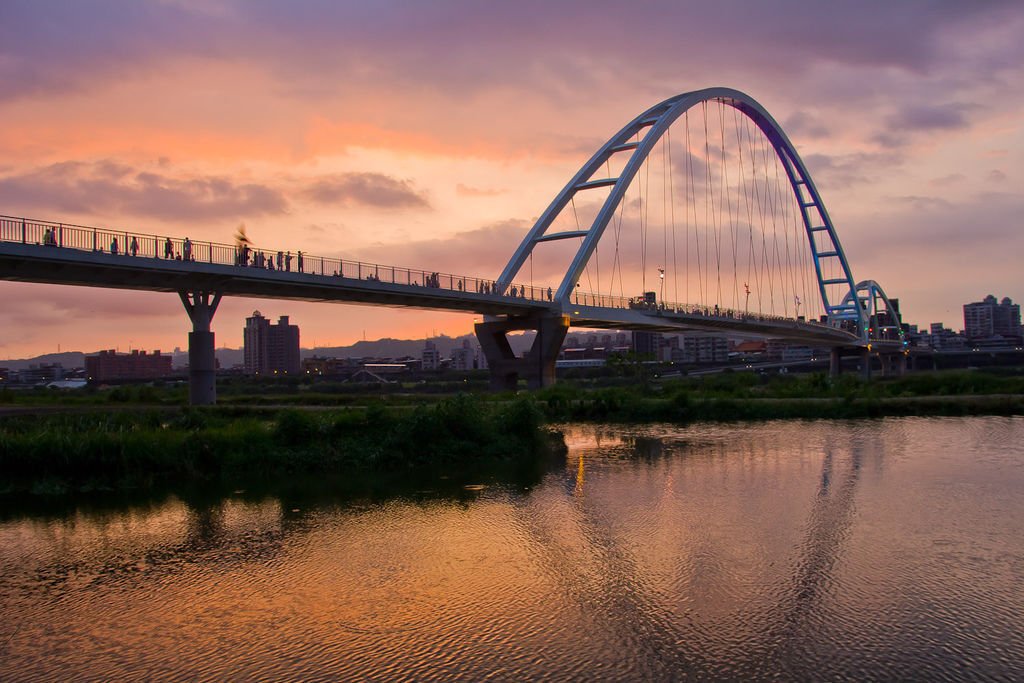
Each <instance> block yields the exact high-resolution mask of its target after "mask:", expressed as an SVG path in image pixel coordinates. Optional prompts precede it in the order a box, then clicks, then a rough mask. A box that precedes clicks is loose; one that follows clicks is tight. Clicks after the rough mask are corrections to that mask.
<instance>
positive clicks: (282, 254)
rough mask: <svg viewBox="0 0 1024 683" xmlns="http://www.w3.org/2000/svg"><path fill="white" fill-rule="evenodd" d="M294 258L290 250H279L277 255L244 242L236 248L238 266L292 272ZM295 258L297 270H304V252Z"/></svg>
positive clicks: (236, 263)
mask: <svg viewBox="0 0 1024 683" xmlns="http://www.w3.org/2000/svg"><path fill="white" fill-rule="evenodd" d="M292 259H293V257H292V252H290V251H279V252H277V254H276V255H275V254H273V253H271V252H265V251H263V250H260V249H256V250H253V249H252V248H251V247H250V246H249V245H248V244H242V245H240V246H238V247H237V248H236V250H235V265H236V266H247V267H250V268H265V269H266V270H276V271H281V272H285V273H290V272H291V270H292ZM294 259H295V266H296V272H298V273H302V272H304V267H305V264H304V262H303V255H302V252H301V251H300V252H298V253H297V254H296V255H295V257H294Z"/></svg>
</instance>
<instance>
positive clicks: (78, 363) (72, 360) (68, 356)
mask: <svg viewBox="0 0 1024 683" xmlns="http://www.w3.org/2000/svg"><path fill="white" fill-rule="evenodd" d="M40 363H60V364H61V365H62V366H63V367H65V368H80V367H83V366H84V365H85V354H84V353H82V352H81V351H65V352H64V353H44V354H43V355H42V356H36V357H35V358H12V359H10V360H0V368H8V369H9V370H25V369H27V368H28V366H30V365H39V364H40Z"/></svg>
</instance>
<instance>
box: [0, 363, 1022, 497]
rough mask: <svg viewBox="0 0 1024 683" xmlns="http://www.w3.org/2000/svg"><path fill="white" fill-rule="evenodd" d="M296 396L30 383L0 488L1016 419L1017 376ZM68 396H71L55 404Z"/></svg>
mask: <svg viewBox="0 0 1024 683" xmlns="http://www.w3.org/2000/svg"><path fill="white" fill-rule="evenodd" d="M296 386H297V387H298V388H297V390H295V391H284V390H281V387H278V389H279V390H278V391H276V392H272V393H269V394H262V393H251V394H241V393H239V394H233V393H231V392H228V395H227V396H223V397H222V398H223V400H222V401H221V402H220V405H218V406H216V407H213V408H206V409H189V408H187V407H185V406H184V405H183V403H184V395H183V391H182V388H181V387H180V386H166V387H159V386H156V387H154V386H122V387H117V388H115V389H112V390H107V391H96V390H92V391H85V392H78V393H73V394H64V393H60V394H58V393H57V392H52V391H51V392H45V393H43V394H42V399H41V400H37V401H33V400H31V399H32V398H33V394H34V393H35V392H29V393H24V394H19V395H17V396H16V397H14V398H13V399H12V398H11V396H10V394H12V393H14V392H10V393H9V394H8V395H7V396H6V400H5V401H4V402H3V405H0V493H2V492H4V491H8V492H9V491H25V490H35V491H42V492H45V491H52V492H60V491H65V490H88V489H105V488H125V487H151V486H158V485H164V484H168V483H173V482H184V481H189V482H196V481H233V480H235V479H237V478H240V477H264V478H266V477H275V476H279V475H295V474H316V473H328V472H329V473H335V474H337V473H347V472H400V471H403V470H410V469H416V468H424V467H433V468H449V469H451V468H459V467H463V466H466V465H467V464H472V463H480V462H509V463H520V462H526V463H528V462H530V461H531V460H532V459H535V458H536V456H538V455H539V454H542V453H550V452H552V450H554V451H556V452H559V451H560V450H561V449H564V444H562V442H561V439H560V437H559V436H558V435H557V433H554V432H552V431H551V430H549V429H548V428H547V427H545V424H557V423H560V422H585V421H593V422H619V423H627V422H673V423H686V422H695V421H738V420H767V419H787V418H801V419H818V418H821V419H835V418H874V417H884V416H909V415H916V416H931V415H937V416H938V415H1024V372H1022V371H1020V370H1012V369H1004V370H998V371H996V370H993V371H954V372H937V373H935V372H932V373H919V374H910V375H906V376H904V377H901V378H887V379H876V380H873V381H863V380H861V379H860V378H858V377H856V376H852V375H844V376H841V377H839V378H834V379H833V378H829V377H827V376H825V375H822V374H813V375H758V374H755V373H738V372H736V373H730V372H725V373H721V374H717V375H708V376H704V377H691V378H687V377H682V378H674V379H661V380H652V381H645V382H640V383H634V384H632V385H630V386H614V387H607V386H605V387H596V388H595V387H593V386H588V385H585V384H582V383H577V382H573V381H564V382H560V383H559V384H557V385H555V386H553V387H549V388H547V389H544V390H542V391H538V392H529V393H527V392H520V393H518V394H507V393H506V394H489V393H481V394H473V395H471V394H466V393H458V394H454V393H453V394H444V393H436V394H427V395H424V394H403V393H399V392H393V391H387V392H375V391H373V389H372V388H369V387H368V388H366V389H365V391H364V392H363V393H355V392H351V391H344V392H340V391H339V392H336V393H335V392H330V391H327V392H324V391H322V390H319V389H322V387H317V385H315V384H313V385H302V384H297V385H296ZM59 397H63V398H64V400H63V401H62V400H58V398H59Z"/></svg>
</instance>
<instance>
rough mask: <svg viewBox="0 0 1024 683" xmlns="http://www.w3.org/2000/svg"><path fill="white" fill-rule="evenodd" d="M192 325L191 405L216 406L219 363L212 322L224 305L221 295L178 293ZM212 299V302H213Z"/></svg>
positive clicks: (189, 384)
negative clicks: (221, 302)
mask: <svg viewBox="0 0 1024 683" xmlns="http://www.w3.org/2000/svg"><path fill="white" fill-rule="evenodd" d="M178 296H180V297H181V303H182V304H184V305H185V312H186V313H188V317H189V319H190V320H191V321H192V331H191V332H189V333H188V402H189V404H190V405H194V406H212V405H214V404H215V403H216V402H217V359H216V356H215V355H214V348H215V347H214V343H213V332H211V331H210V322H211V321H212V320H213V314H214V313H216V312H217V306H218V305H219V304H220V299H221V293H220V292H203V291H198V292H178ZM211 297H212V299H211Z"/></svg>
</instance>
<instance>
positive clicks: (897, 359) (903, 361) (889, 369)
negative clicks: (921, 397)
mask: <svg viewBox="0 0 1024 683" xmlns="http://www.w3.org/2000/svg"><path fill="white" fill-rule="evenodd" d="M879 360H880V361H881V362H882V376H883V377H902V376H903V375H905V374H906V373H907V357H906V356H905V355H904V354H902V353H886V354H882V355H881V356H880V357H879Z"/></svg>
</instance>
